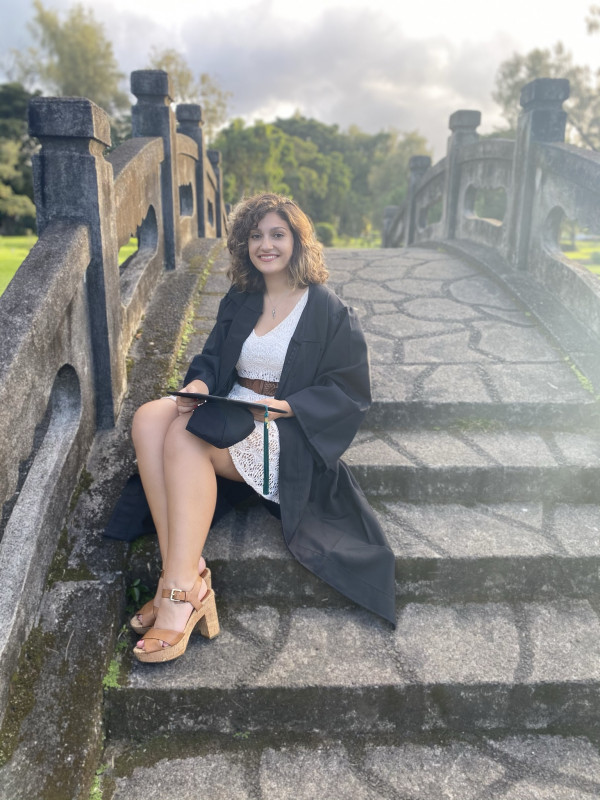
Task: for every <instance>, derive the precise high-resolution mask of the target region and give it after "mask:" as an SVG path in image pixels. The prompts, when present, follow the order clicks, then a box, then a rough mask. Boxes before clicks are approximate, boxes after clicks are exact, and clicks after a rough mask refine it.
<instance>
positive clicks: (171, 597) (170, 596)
mask: <svg viewBox="0 0 600 800" xmlns="http://www.w3.org/2000/svg"><path fill="white" fill-rule="evenodd" d="M173 592H183V589H171V594H170V595H169V600H172V601H173V602H174V603H183V602H185V601H184V600H179V598H177V597H173Z"/></svg>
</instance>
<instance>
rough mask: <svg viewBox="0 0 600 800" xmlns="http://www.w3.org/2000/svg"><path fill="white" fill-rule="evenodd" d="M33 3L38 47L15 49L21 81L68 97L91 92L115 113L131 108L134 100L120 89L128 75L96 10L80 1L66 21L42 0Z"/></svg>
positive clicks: (33, 30) (100, 104)
mask: <svg viewBox="0 0 600 800" xmlns="http://www.w3.org/2000/svg"><path fill="white" fill-rule="evenodd" d="M33 5H34V8H35V16H34V18H33V20H32V22H31V23H30V24H29V29H30V31H31V33H32V35H33V38H34V40H35V42H36V45H37V46H36V47H32V48H29V49H28V50H27V51H25V52H24V53H21V52H18V51H13V53H14V58H15V63H16V72H17V75H18V76H19V78H20V80H21V82H22V83H24V84H25V86H29V87H39V88H41V89H43V90H44V91H45V92H48V93H52V94H56V95H59V96H63V97H70V96H80V97H87V98H89V99H90V100H93V102H94V103H97V105H99V106H100V107H101V108H103V109H105V110H106V111H107V112H108V113H109V114H116V113H118V112H119V111H121V110H124V109H126V108H127V107H128V105H129V101H128V98H127V95H126V94H125V93H124V92H123V91H122V90H121V88H120V84H121V81H122V80H123V78H124V75H123V73H122V72H120V71H119V69H118V64H117V61H116V59H115V56H114V53H113V48H112V44H111V43H110V42H109V41H108V39H107V38H106V36H105V33H104V28H103V26H102V25H101V24H100V23H99V22H98V21H97V20H96V19H95V18H94V15H93V13H92V11H91V10H89V9H86V8H84V7H83V6H82V5H80V4H77V5H74V6H73V7H72V8H70V9H69V11H68V12H67V15H66V17H65V19H64V20H61V18H60V17H59V15H58V12H56V11H54V10H52V9H48V8H45V7H44V6H43V5H42V3H41V0H34V2H33Z"/></svg>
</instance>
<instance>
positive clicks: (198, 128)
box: [175, 103, 206, 238]
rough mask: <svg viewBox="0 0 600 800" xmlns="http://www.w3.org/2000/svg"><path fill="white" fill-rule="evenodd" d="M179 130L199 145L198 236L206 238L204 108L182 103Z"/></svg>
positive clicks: (178, 108) (197, 167)
mask: <svg viewBox="0 0 600 800" xmlns="http://www.w3.org/2000/svg"><path fill="white" fill-rule="evenodd" d="M175 113H176V116H177V122H178V123H179V124H178V126H177V130H178V132H179V133H183V134H185V136H189V137H190V139H193V140H194V141H195V142H196V144H197V145H198V161H197V163H196V207H197V212H198V236H199V237H200V238H203V237H204V236H206V208H205V199H204V153H205V150H204V131H203V130H202V126H203V125H204V122H203V120H202V108H201V107H200V106H199V105H198V104H197V103H180V104H179V105H178V106H177V109H176V112H175Z"/></svg>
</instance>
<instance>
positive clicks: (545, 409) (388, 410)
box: [366, 391, 600, 430]
mask: <svg viewBox="0 0 600 800" xmlns="http://www.w3.org/2000/svg"><path fill="white" fill-rule="evenodd" d="M386 394H387V393H385V392H383V391H380V392H376V393H374V395H373V403H372V405H371V407H370V408H369V411H368V413H367V419H366V425H368V426H369V427H373V428H384V429H385V428H401V429H403V430H406V429H407V428H409V429H410V428H419V427H424V428H436V427H440V428H447V427H451V426H456V425H458V426H461V425H465V424H466V423H467V421H469V420H470V421H473V420H475V421H477V422H478V423H479V424H480V425H486V424H487V425H489V426H493V425H497V426H502V427H511V428H517V429H525V430H535V429H539V428H554V429H558V430H561V429H564V430H569V429H578V430H581V428H596V429H598V427H599V426H600V406H599V405H598V403H597V402H596V401H595V400H594V398H593V397H592V396H591V395H588V396H587V397H583V398H581V397H578V398H576V399H575V398H573V399H572V400H571V399H569V398H566V399H562V398H561V399H560V400H557V401H556V402H544V403H540V402H535V401H531V402H527V401H526V400H524V399H523V400H521V399H519V400H515V401H514V402H493V401H488V402H467V401H461V400H456V399H454V400H452V399H451V400H447V401H438V402H431V401H429V402H427V401H425V400H424V399H415V400H412V401H411V400H394V399H393V398H391V397H387V396H386Z"/></svg>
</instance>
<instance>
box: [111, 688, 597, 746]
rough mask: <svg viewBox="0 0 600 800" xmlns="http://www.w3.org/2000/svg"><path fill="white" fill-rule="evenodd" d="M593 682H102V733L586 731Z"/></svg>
mask: <svg viewBox="0 0 600 800" xmlns="http://www.w3.org/2000/svg"><path fill="white" fill-rule="evenodd" d="M599 702H600V682H594V683H589V684H585V683H583V682H581V681H570V682H566V681H565V682H560V683H559V682H553V683H550V682H545V683H539V684H537V685H518V684H517V685H510V684H499V683H483V682H482V683H480V684H478V685H475V686H473V685H467V686H465V685H462V684H459V683H457V684H443V683H428V684H414V685H408V686H394V685H393V684H389V685H385V686H369V687H364V686H361V687H359V688H352V687H336V686H333V687H323V686H311V687H306V688H298V687H286V686H283V687H276V688H243V687H241V688H237V689H224V690H218V689H210V688H207V689H187V690H183V689H179V690H171V689H169V688H166V687H165V688H163V689H156V688H153V689H151V690H149V689H130V688H124V689H108V690H106V691H105V730H106V735H107V737H108V739H109V740H112V739H115V738H116V739H119V738H131V739H133V740H136V739H137V740H143V739H145V738H152V737H155V736H160V735H164V734H167V733H168V734H177V733H181V734H185V733H193V732H201V731H202V732H213V731H214V732H215V733H224V734H235V732H236V731H240V730H242V731H250V732H268V731H271V732H274V731H277V732H282V733H294V732H296V733H298V732H306V733H324V734H328V735H336V734H340V735H341V734H344V733H346V734H347V733H348V732H350V731H353V732H354V733H355V734H357V735H359V734H360V735H363V734H364V733H365V732H369V733H370V734H375V733H389V732H390V731H392V732H394V735H395V737H396V740H397V741H403V740H404V737H407V738H409V737H413V736H415V735H418V734H420V733H423V732H428V733H430V734H433V733H434V732H437V733H451V734H452V733H461V732H464V731H465V730H469V731H471V732H473V733H475V732H478V733H482V732H485V733H488V734H495V735H498V734H501V733H504V734H507V733H512V734H524V733H539V734H541V733H544V734H553V733H554V734H560V735H590V736H592V735H594V732H595V731H597V713H596V710H595V709H597V708H598V703H599Z"/></svg>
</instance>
